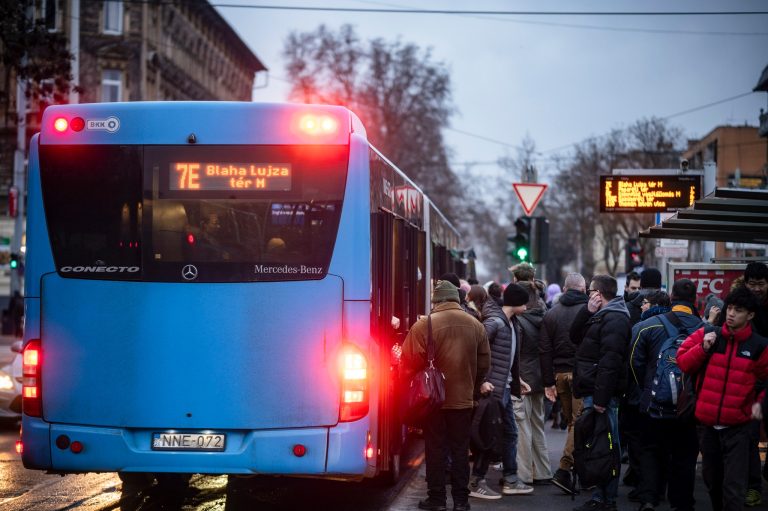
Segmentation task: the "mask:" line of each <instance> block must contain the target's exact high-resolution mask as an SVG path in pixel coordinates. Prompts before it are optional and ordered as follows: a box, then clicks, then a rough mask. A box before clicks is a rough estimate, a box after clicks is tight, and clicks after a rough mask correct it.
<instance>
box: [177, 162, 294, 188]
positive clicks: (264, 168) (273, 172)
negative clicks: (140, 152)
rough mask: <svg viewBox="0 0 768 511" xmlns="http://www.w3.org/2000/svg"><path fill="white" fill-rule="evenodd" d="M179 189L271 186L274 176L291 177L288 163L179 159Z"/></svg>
mask: <svg viewBox="0 0 768 511" xmlns="http://www.w3.org/2000/svg"><path fill="white" fill-rule="evenodd" d="M174 168H175V170H176V173H177V178H178V181H177V186H176V189H178V190H201V189H202V190H204V189H216V190H222V189H230V190H243V189H254V190H259V189H268V188H269V184H270V180H274V179H276V178H283V179H278V180H279V181H285V179H286V178H288V179H290V177H291V166H290V165H288V164H268V163H224V164H219V163H207V162H178V163H175V164H174Z"/></svg>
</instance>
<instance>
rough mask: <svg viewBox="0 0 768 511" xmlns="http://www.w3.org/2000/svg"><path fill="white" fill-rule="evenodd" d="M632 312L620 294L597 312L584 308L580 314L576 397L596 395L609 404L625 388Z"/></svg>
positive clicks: (574, 331)
mask: <svg viewBox="0 0 768 511" xmlns="http://www.w3.org/2000/svg"><path fill="white" fill-rule="evenodd" d="M630 333H631V332H630V325H629V312H628V311H627V308H626V306H625V305H624V298H622V297H621V296H618V297H616V298H614V299H613V300H611V301H610V302H608V303H607V304H606V305H605V306H603V307H602V308H601V309H600V310H599V311H597V312H595V313H594V314H593V313H591V312H589V308H588V307H584V308H582V309H581V310H579V312H578V314H576V318H575V319H574V321H573V326H572V327H571V340H572V341H573V342H574V344H577V345H578V349H577V350H576V363H575V366H574V371H573V390H574V394H575V395H576V397H586V396H593V401H594V404H595V405H598V406H608V403H609V402H610V400H611V398H613V397H618V396H620V395H621V393H622V392H623V391H624V387H625V386H626V381H627V367H626V362H625V361H626V351H627V345H628V344H629V337H630Z"/></svg>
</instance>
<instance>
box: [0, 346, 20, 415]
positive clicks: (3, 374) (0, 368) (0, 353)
mask: <svg viewBox="0 0 768 511" xmlns="http://www.w3.org/2000/svg"><path fill="white" fill-rule="evenodd" d="M20 352H21V341H16V342H14V343H13V344H12V345H11V346H0V422H3V423H6V424H8V423H11V424H15V423H16V422H18V421H19V420H20V419H21V353H20Z"/></svg>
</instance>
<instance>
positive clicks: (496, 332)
mask: <svg viewBox="0 0 768 511" xmlns="http://www.w3.org/2000/svg"><path fill="white" fill-rule="evenodd" d="M482 318H483V326H484V327H485V333H486V334H487V335H488V342H489V343H490V345H491V369H490V371H488V374H487V375H486V377H485V380H486V381H488V382H491V383H492V384H493V387H494V390H493V395H494V396H496V397H498V398H499V399H503V396H504V389H505V388H506V386H507V380H508V379H509V374H510V356H511V355H512V329H513V328H514V329H515V334H516V335H515V338H516V339H517V342H516V347H515V358H514V360H513V361H512V369H511V372H512V382H511V384H510V389H511V393H512V395H513V396H515V397H520V339H521V338H522V332H521V329H520V324H519V322H518V321H517V318H515V317H512V320H511V321H510V320H509V318H507V316H506V315H505V314H504V311H503V310H501V307H499V306H498V305H497V304H496V302H495V301H493V300H492V299H488V300H486V302H485V304H483V312H482Z"/></svg>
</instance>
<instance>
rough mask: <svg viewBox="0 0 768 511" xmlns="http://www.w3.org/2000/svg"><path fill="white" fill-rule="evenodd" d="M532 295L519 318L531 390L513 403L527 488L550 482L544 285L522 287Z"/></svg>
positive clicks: (522, 365) (520, 463)
mask: <svg viewBox="0 0 768 511" xmlns="http://www.w3.org/2000/svg"><path fill="white" fill-rule="evenodd" d="M518 284H519V285H520V287H522V288H523V289H525V290H526V291H527V292H528V303H527V304H526V310H525V312H523V313H522V314H520V315H519V316H518V319H519V320H520V326H521V327H522V331H523V340H522V343H521V347H520V378H521V379H522V380H523V381H524V382H526V383H527V384H528V386H529V387H530V390H529V391H528V392H524V393H523V395H522V397H521V399H513V403H514V409H515V421H516V422H517V430H518V439H517V475H518V477H519V478H520V479H522V481H523V482H524V483H525V484H533V483H538V482H544V481H546V482H549V481H550V480H551V479H552V468H551V466H550V464H549V452H548V451H547V439H546V436H545V435H544V415H545V411H544V399H545V396H544V384H543V382H542V377H541V358H540V357H541V356H540V354H539V339H540V337H541V334H540V330H541V323H542V321H543V320H544V313H545V312H546V311H547V306H546V304H545V303H544V300H542V299H541V297H540V292H541V291H543V289H544V287H543V285H541V286H540V285H538V284H536V283H535V281H534V282H531V281H522V282H519V283H518Z"/></svg>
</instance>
